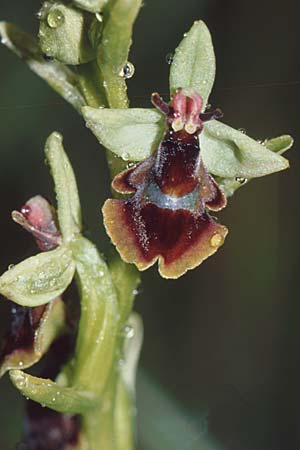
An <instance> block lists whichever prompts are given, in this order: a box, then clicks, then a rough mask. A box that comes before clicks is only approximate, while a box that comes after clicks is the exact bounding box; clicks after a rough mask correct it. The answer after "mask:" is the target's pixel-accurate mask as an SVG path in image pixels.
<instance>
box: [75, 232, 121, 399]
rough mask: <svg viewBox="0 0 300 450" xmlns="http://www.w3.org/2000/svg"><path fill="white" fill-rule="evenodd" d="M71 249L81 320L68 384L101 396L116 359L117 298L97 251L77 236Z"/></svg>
mask: <svg viewBox="0 0 300 450" xmlns="http://www.w3.org/2000/svg"><path fill="white" fill-rule="evenodd" d="M72 250H73V255H74V258H75V261H76V270H77V275H78V285H79V289H80V291H81V292H80V298H81V319H80V325H79V331H78V337H77V342H76V350H75V359H74V364H73V366H72V373H71V376H72V379H71V384H72V385H73V386H80V387H81V388H83V389H87V390H92V391H93V392H96V393H97V394H98V395H101V394H102V392H103V389H104V388H105V386H106V384H107V381H108V379H109V377H110V375H111V369H112V365H113V363H114V361H115V356H116V355H115V348H116V345H117V343H116V341H117V338H118V331H119V320H120V314H119V307H118V299H117V294H116V290H115V287H114V284H113V281H112V279H111V275H110V272H109V270H108V267H107V265H106V263H105V262H104V261H103V259H102V258H101V256H100V255H99V253H98V250H97V248H96V247H95V246H94V245H93V244H92V243H91V242H90V241H88V240H87V239H85V238H83V237H80V238H79V239H77V240H74V241H73V242H72Z"/></svg>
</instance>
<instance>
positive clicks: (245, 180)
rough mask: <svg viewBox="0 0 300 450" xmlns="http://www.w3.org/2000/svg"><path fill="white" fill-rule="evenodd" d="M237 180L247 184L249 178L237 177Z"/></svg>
mask: <svg viewBox="0 0 300 450" xmlns="http://www.w3.org/2000/svg"><path fill="white" fill-rule="evenodd" d="M235 181H237V182H238V183H240V184H245V183H247V178H243V177H236V178H235Z"/></svg>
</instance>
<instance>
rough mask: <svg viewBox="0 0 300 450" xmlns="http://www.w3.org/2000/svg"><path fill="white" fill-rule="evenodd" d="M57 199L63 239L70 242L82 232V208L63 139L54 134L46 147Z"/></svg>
mask: <svg viewBox="0 0 300 450" xmlns="http://www.w3.org/2000/svg"><path fill="white" fill-rule="evenodd" d="M45 154H46V158H47V160H48V163H49V165H50V169H51V174H52V177H53V180H54V184H55V191H56V198H57V216H58V221H59V225H60V231H61V233H62V236H63V239H64V240H65V241H68V240H70V239H72V237H73V236H74V234H77V233H79V231H80V230H81V208H80V200H79V196H78V190H77V184H76V179H75V176H74V172H73V169H72V166H71V164H70V161H69V159H68V157H67V155H66V153H65V151H64V148H63V138H62V136H61V134H59V133H56V132H54V133H52V134H51V136H50V137H49V138H48V140H47V142H46V147H45Z"/></svg>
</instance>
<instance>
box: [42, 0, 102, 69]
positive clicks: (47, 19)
mask: <svg viewBox="0 0 300 450" xmlns="http://www.w3.org/2000/svg"><path fill="white" fill-rule="evenodd" d="M39 17H40V28H39V34H38V38H39V44H40V48H41V50H42V51H43V53H45V54H46V55H47V56H50V57H52V58H55V59H57V60H58V61H60V62H62V63H64V64H70V65H78V64H83V63H86V62H89V61H92V60H93V59H95V57H96V54H95V51H94V50H93V48H92V46H91V45H90V42H89V39H88V30H89V27H90V25H91V16H90V15H89V14H87V13H84V12H83V11H81V10H79V9H77V8H73V7H72V6H71V5H65V4H64V3H62V2H49V1H47V2H45V3H44V4H43V6H42V9H41V10H40V12H39Z"/></svg>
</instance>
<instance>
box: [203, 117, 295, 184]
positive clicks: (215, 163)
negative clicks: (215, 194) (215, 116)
mask: <svg viewBox="0 0 300 450" xmlns="http://www.w3.org/2000/svg"><path fill="white" fill-rule="evenodd" d="M200 148H201V151H202V157H203V161H204V164H205V167H206V168H207V170H208V171H209V172H210V173H212V174H213V175H217V176H219V177H224V178H235V177H242V178H256V177H261V176H264V175H268V174H271V173H273V172H278V171H280V170H284V169H287V168H288V167H289V162H288V160H287V159H285V158H283V157H282V156H280V155H278V154H276V153H274V152H272V151H270V150H268V149H267V148H266V147H265V146H263V145H262V144H260V143H258V142H257V141H255V140H254V139H251V138H250V137H248V136H247V135H246V134H243V133H242V132H241V131H238V130H235V129H234V128H231V127H229V126H228V125H225V124H223V123H221V122H218V121H215V120H213V121H211V122H208V123H207V124H205V126H204V130H203V132H202V133H201V135H200Z"/></svg>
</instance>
